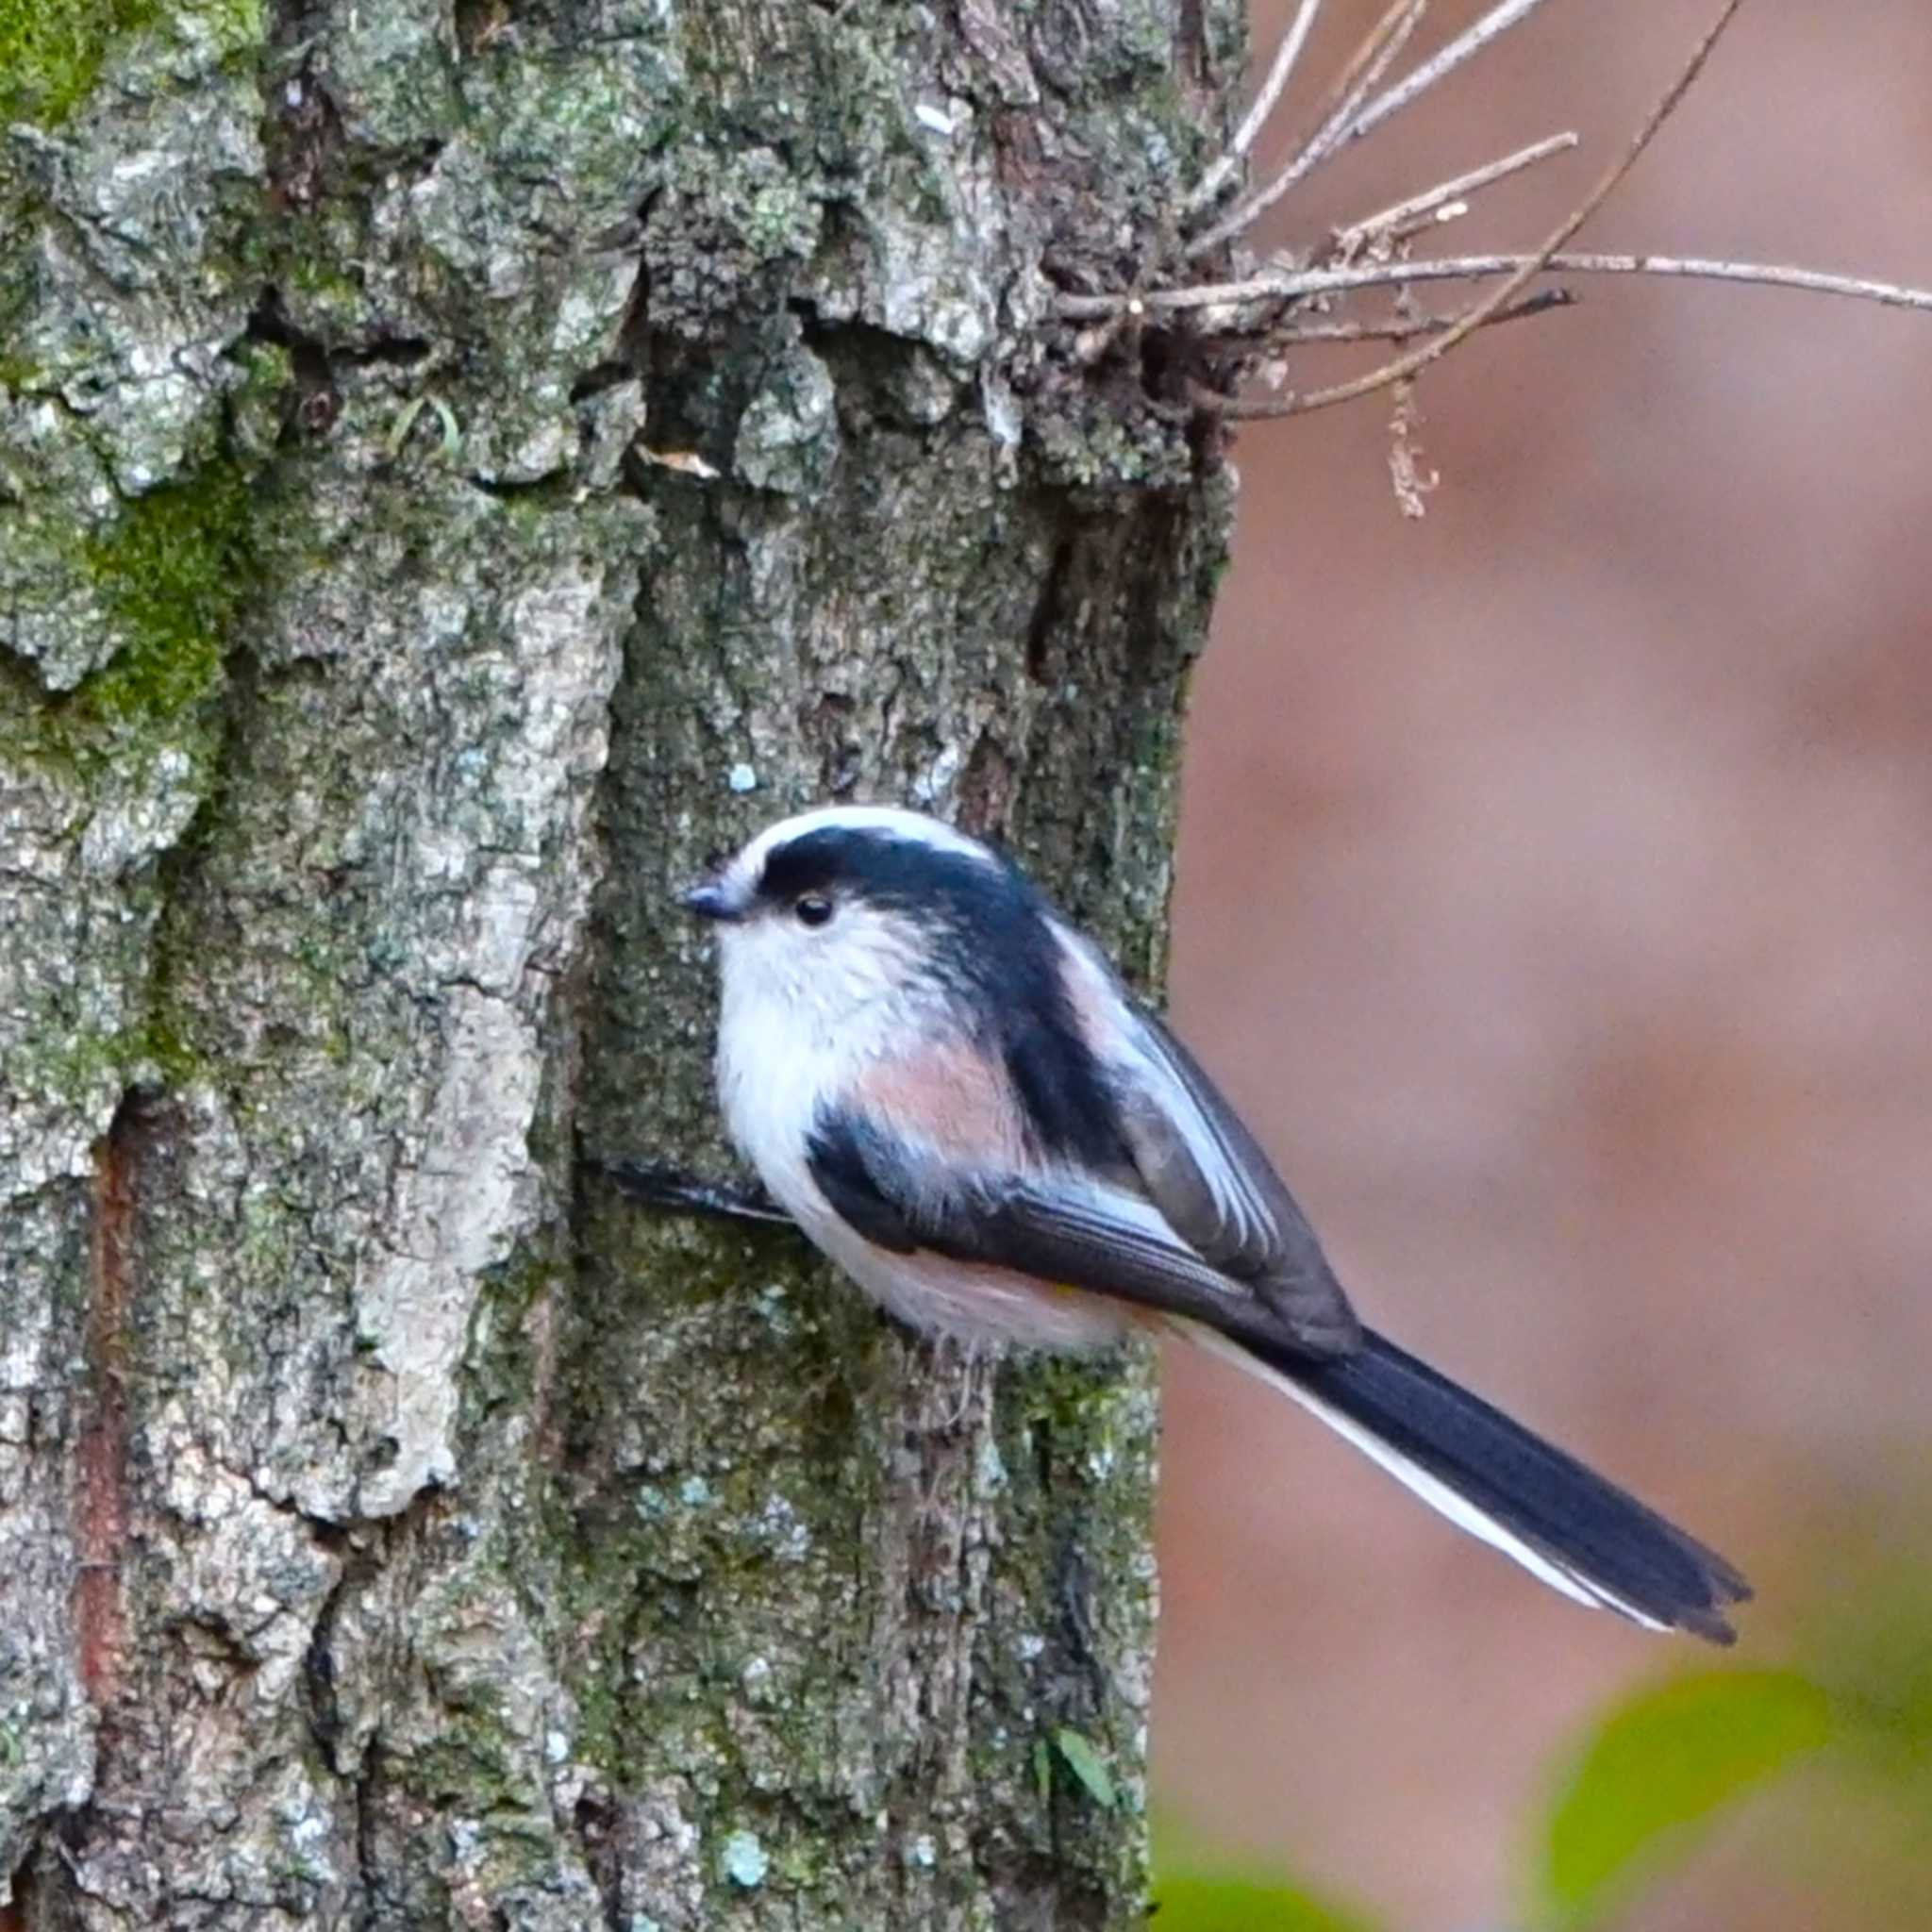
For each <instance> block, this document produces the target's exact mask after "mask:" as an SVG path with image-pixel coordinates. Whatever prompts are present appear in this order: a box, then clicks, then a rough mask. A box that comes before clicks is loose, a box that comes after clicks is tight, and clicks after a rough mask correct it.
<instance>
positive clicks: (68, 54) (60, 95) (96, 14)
mask: <svg viewBox="0 0 1932 1932" xmlns="http://www.w3.org/2000/svg"><path fill="white" fill-rule="evenodd" d="M156 11H157V6H156V0H0V121H34V122H38V123H39V124H40V125H42V126H45V127H53V126H58V125H59V124H60V123H61V122H62V121H64V120H66V118H67V117H68V115H70V114H71V113H72V112H73V111H74V109H75V107H76V106H77V105H78V103H79V102H80V101H81V100H82V99H83V98H84V97H85V96H86V94H87V93H88V92H89V90H90V89H91V88H92V86H93V84H94V81H95V79H96V77H97V76H98V75H99V74H100V71H101V63H102V61H104V60H105V59H106V58H107V57H108V49H109V48H110V47H111V46H112V45H113V43H114V42H115V41H116V40H118V39H119V38H120V37H121V36H122V35H123V34H125V33H130V32H132V31H133V30H134V29H135V28H137V27H141V26H145V25H147V24H148V22H150V21H151V20H153V19H154V17H155V14H156Z"/></svg>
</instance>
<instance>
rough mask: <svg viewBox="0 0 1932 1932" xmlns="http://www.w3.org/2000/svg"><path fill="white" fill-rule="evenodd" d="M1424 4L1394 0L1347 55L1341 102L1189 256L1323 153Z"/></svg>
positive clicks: (1241, 224) (1211, 244)
mask: <svg viewBox="0 0 1932 1932" xmlns="http://www.w3.org/2000/svg"><path fill="white" fill-rule="evenodd" d="M1428 4H1429V0H1394V4H1393V5H1392V6H1391V8H1389V10H1388V11H1387V12H1386V13H1384V14H1383V15H1382V17H1381V18H1380V19H1379V20H1378V21H1376V23H1375V25H1374V26H1373V27H1372V28H1370V30H1369V33H1368V36H1367V38H1366V39H1364V40H1363V42H1362V43H1361V45H1360V46H1359V47H1357V49H1356V51H1355V53H1354V54H1353V55H1352V56H1351V57H1350V58H1349V63H1348V65H1347V67H1345V68H1344V69H1343V70H1342V76H1341V77H1342V83H1343V85H1344V92H1342V95H1341V100H1340V102H1339V103H1338V104H1337V106H1336V107H1335V108H1334V109H1333V110H1332V111H1331V112H1330V113H1328V114H1327V115H1325V116H1324V119H1323V120H1322V122H1321V124H1320V125H1319V126H1317V128H1316V129H1315V132H1314V133H1313V134H1312V135H1311V136H1310V137H1309V138H1308V140H1307V142H1306V143H1305V144H1304V145H1303V147H1302V149H1301V152H1300V153H1299V154H1297V155H1296V156H1295V157H1294V158H1293V159H1292V160H1291V161H1290V162H1289V163H1288V165H1287V166H1286V167H1285V168H1283V169H1282V170H1281V172H1280V173H1279V174H1278V175H1275V176H1274V179H1273V180H1272V181H1270V182H1269V183H1268V184H1267V185H1266V186H1265V187H1263V188H1258V189H1257V190H1256V191H1255V192H1254V193H1252V194H1250V195H1248V196H1247V197H1246V198H1245V199H1243V200H1241V201H1239V202H1237V203H1236V204H1235V206H1234V207H1233V208H1230V209H1229V210H1228V212H1227V213H1226V214H1225V215H1224V216H1223V217H1222V218H1221V220H1220V221H1218V222H1216V223H1215V224H1214V225H1213V226H1212V227H1211V228H1208V229H1207V230H1206V231H1205V232H1204V233H1202V234H1200V235H1197V236H1196V237H1195V238H1194V239H1193V240H1192V241H1191V242H1189V243H1188V245H1187V250H1186V253H1187V256H1188V258H1189V259H1190V260H1191V259H1193V258H1194V257H1195V256H1197V255H1206V254H1208V252H1209V251H1210V250H1212V249H1215V248H1219V247H1220V246H1221V244H1222V243H1223V242H1228V241H1231V240H1232V239H1233V238H1234V237H1235V236H1237V235H1239V234H1240V233H1241V230H1242V229H1243V228H1245V227H1247V226H1248V225H1250V224H1251V223H1252V222H1253V221H1254V220H1255V219H1256V218H1257V216H1258V215H1261V214H1263V213H1265V212H1266V210H1268V209H1269V208H1273V207H1274V204H1275V203H1276V202H1277V201H1279V200H1280V199H1281V197H1282V196H1283V195H1284V194H1286V193H1287V192H1288V191H1289V190H1290V189H1291V188H1292V187H1293V186H1294V185H1295V183H1296V182H1298V181H1300V180H1302V179H1303V178H1304V177H1305V176H1306V175H1308V174H1309V173H1310V172H1311V171H1312V170H1313V169H1315V168H1316V167H1318V166H1319V165H1320V164H1321V163H1322V162H1323V161H1324V160H1325V159H1326V158H1327V157H1328V156H1329V155H1330V154H1331V153H1332V152H1333V151H1334V148H1335V146H1336V144H1337V142H1339V141H1340V139H1341V134H1342V132H1343V130H1344V129H1345V128H1346V127H1347V126H1348V125H1349V124H1350V122H1351V121H1352V120H1353V119H1354V118H1355V116H1356V114H1357V111H1358V110H1359V109H1360V107H1361V103H1362V98H1363V96H1364V95H1365V94H1367V92H1368V91H1369V90H1370V89H1371V88H1372V87H1374V84H1375V83H1376V82H1377V81H1378V80H1380V79H1381V77H1382V76H1383V75H1385V74H1386V73H1387V72H1388V71H1389V68H1390V65H1391V62H1392V61H1393V60H1394V58H1395V57H1396V56H1397V55H1398V54H1399V53H1401V51H1402V50H1403V48H1404V47H1405V46H1407V44H1408V37H1409V36H1410V35H1411V34H1412V33H1414V32H1415V30H1416V26H1417V24H1418V23H1419V22H1420V21H1421V19H1422V17H1423V15H1424V12H1425V11H1426V10H1427V8H1428Z"/></svg>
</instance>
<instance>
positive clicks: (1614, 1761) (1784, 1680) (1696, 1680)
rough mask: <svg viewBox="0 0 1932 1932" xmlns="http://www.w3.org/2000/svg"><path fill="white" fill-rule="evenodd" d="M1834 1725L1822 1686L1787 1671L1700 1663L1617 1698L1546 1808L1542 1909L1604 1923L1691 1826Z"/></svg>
mask: <svg viewBox="0 0 1932 1932" xmlns="http://www.w3.org/2000/svg"><path fill="white" fill-rule="evenodd" d="M1830 1733H1831V1713H1830V1709H1829V1707H1828V1706H1827V1704H1826V1701H1825V1696H1824V1691H1821V1690H1820V1689H1819V1688H1818V1686H1817V1685H1815V1684H1814V1683H1812V1682H1811V1681H1810V1679H1808V1678H1807V1677H1803V1676H1800V1675H1799V1674H1797V1673H1796V1672H1794V1671H1704V1672H1699V1673H1698V1674H1695V1675H1693V1676H1685V1677H1678V1678H1675V1679H1674V1680H1673V1681H1672V1682H1670V1683H1668V1684H1663V1685H1659V1686H1657V1687H1656V1688H1654V1689H1652V1690H1649V1691H1641V1692H1640V1693H1639V1694H1638V1695H1637V1696H1635V1697H1633V1698H1632V1699H1630V1700H1629V1702H1627V1703H1625V1704H1624V1705H1621V1706H1619V1707H1617V1708H1616V1709H1614V1710H1612V1711H1611V1713H1610V1714H1609V1716H1608V1717H1607V1719H1606V1720H1605V1721H1604V1723H1603V1724H1601V1725H1600V1726H1599V1727H1598V1729H1597V1732H1596V1735H1595V1736H1594V1737H1593V1738H1592V1739H1591V1741H1590V1743H1589V1744H1588V1745H1587V1746H1586V1747H1585V1750H1584V1753H1583V1756H1582V1757H1581V1759H1580V1760H1579V1761H1578V1763H1577V1765H1576V1767H1575V1769H1574V1771H1573V1772H1572V1773H1571V1774H1570V1777H1569V1779H1568V1781H1567V1783H1566V1785H1565V1787H1564V1789H1563V1790H1562V1792H1561V1794H1560V1795H1559V1796H1558V1798H1557V1803H1556V1806H1555V1808H1554V1809H1553V1810H1552V1812H1551V1814H1550V1820H1549V1824H1548V1828H1547V1830H1546V1833H1545V1838H1544V1846H1543V1864H1542V1872H1541V1894H1542V1902H1543V1916H1544V1918H1545V1919H1546V1920H1547V1921H1548V1922H1549V1923H1550V1924H1555V1925H1558V1926H1562V1927H1565V1928H1568V1932H1577V1928H1581V1927H1585V1926H1590V1925H1597V1924H1602V1923H1603V1922H1604V1918H1605V1914H1606V1912H1607V1910H1608V1909H1609V1908H1610V1907H1612V1906H1614V1905H1616V1904H1619V1903H1621V1902H1622V1900H1623V1898H1624V1895H1625V1893H1626V1891H1627V1890H1628V1889H1629V1888H1630V1886H1631V1885H1632V1884H1634V1883H1635V1882H1636V1881H1637V1880H1638V1879H1640V1878H1641V1876H1643V1875H1644V1874H1645V1873H1646V1872H1647V1871H1648V1870H1650V1869H1652V1868H1654V1867H1655V1865H1656V1863H1657V1860H1658V1859H1659V1858H1660V1857H1662V1856H1663V1855H1664V1854H1665V1853H1666V1852H1667V1851H1668V1852H1673V1853H1676V1852H1681V1851H1682V1850H1683V1849H1684V1847H1685V1846H1686V1844H1687V1843H1688V1842H1689V1841H1691V1839H1692V1838H1694V1836H1695V1828H1696V1827H1697V1826H1698V1825H1700V1824H1707V1823H1708V1822H1709V1821H1710V1819H1711V1818H1712V1816H1713V1814H1714V1813H1716V1812H1717V1811H1719V1810H1720V1809H1721V1808H1722V1807H1724V1806H1725V1805H1726V1804H1728V1803H1730V1802H1731V1801H1732V1800H1733V1799H1735V1798H1737V1797H1740V1796H1741V1795H1742V1794H1743V1793H1744V1792H1745V1791H1747V1790H1750V1789H1752V1788H1753V1787H1754V1786H1756V1785H1758V1784H1761V1783H1762V1782H1763V1781H1764V1780H1765V1779H1766V1778H1768V1777H1770V1776H1771V1775H1772V1774H1774V1773H1775V1772H1778V1771H1781V1770H1783V1769H1784V1768H1785V1767H1786V1766H1787V1765H1789V1764H1790V1763H1791V1762H1792V1761H1793V1760H1794V1759H1795V1758H1798V1757H1802V1756H1804V1755H1805V1754H1806V1753H1807V1752H1810V1751H1815V1750H1816V1749H1817V1748H1818V1747H1819V1746H1820V1745H1821V1744H1823V1743H1824V1742H1825V1741H1826V1740H1827V1739H1828V1737H1829V1736H1830Z"/></svg>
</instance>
